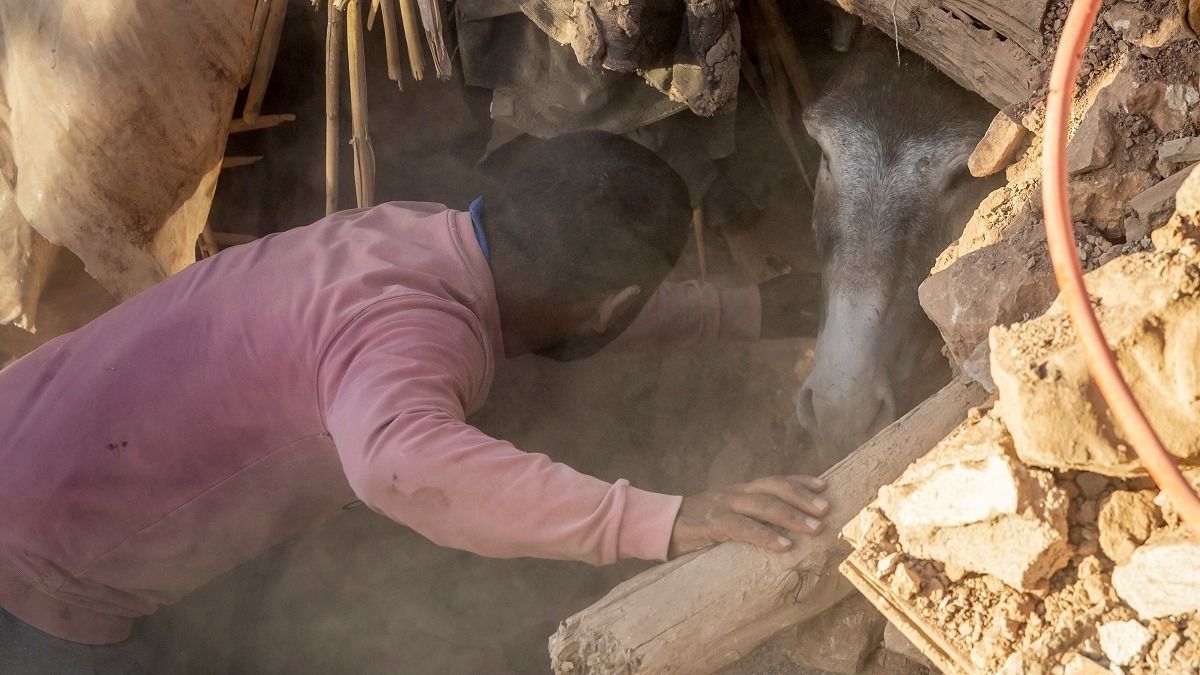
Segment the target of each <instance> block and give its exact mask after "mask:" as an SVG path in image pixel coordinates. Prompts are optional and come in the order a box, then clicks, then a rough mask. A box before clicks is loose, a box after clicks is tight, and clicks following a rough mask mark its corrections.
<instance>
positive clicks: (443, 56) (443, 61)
mask: <svg viewBox="0 0 1200 675" xmlns="http://www.w3.org/2000/svg"><path fill="white" fill-rule="evenodd" d="M442 2H443V0H417V6H418V7H420V8H421V24H422V25H423V26H424V27H425V41H426V42H427V43H429V53H430V54H432V55H433V70H434V72H436V73H437V78H438V79H439V80H449V79H450V75H451V74H452V73H453V72H454V67H453V65H452V64H451V63H450V52H449V50H447V49H446V31H445V28H444V27H443V25H442V24H443V23H444V17H445V16H446V12H445V9H444V8H443V6H442Z"/></svg>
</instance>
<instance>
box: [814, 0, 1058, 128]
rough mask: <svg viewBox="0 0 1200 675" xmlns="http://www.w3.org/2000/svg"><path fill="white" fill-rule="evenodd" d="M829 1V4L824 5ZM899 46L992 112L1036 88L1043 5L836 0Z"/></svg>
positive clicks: (1036, 1)
mask: <svg viewBox="0 0 1200 675" xmlns="http://www.w3.org/2000/svg"><path fill="white" fill-rule="evenodd" d="M830 2H833V0H830ZM834 4H837V5H839V6H840V7H842V9H845V10H846V11H849V12H852V13H854V14H857V15H858V16H861V17H862V18H863V19H865V20H866V21H867V22H869V23H870V24H872V25H874V26H875V27H876V28H878V29H879V30H881V31H883V32H884V33H885V34H886V35H888V36H890V37H892V38H893V39H897V40H898V41H899V43H900V44H901V45H903V46H904V47H906V48H907V49H909V50H910V51H912V52H915V53H916V54H918V55H919V56H921V57H922V58H924V59H925V60H927V61H929V62H930V63H932V64H933V65H934V66H936V67H937V68H938V70H940V71H942V72H943V73H945V74H946V75H948V76H950V77H951V78H952V79H953V80H954V81H956V82H958V83H959V84H960V85H962V86H964V87H966V88H968V89H970V90H972V91H974V92H976V93H978V94H979V95H980V96H982V97H983V98H985V99H987V101H988V102H989V103H991V104H992V105H994V106H996V107H997V108H1005V107H1007V106H1009V105H1012V104H1014V103H1020V102H1024V101H1026V100H1028V99H1029V98H1030V97H1031V96H1032V95H1033V93H1034V92H1035V91H1036V90H1037V87H1038V85H1039V84H1040V80H1039V75H1040V74H1041V73H1042V72H1043V71H1044V70H1045V68H1044V66H1045V64H1044V63H1043V61H1042V56H1041V53H1042V44H1041V24H1042V17H1043V15H1044V14H1045V10H1046V5H1047V0H1017V1H1015V2H1008V1H1007V0H1003V1H1002V0H945V1H944V2H939V3H929V2H923V1H922V0H839V1H837V2H834Z"/></svg>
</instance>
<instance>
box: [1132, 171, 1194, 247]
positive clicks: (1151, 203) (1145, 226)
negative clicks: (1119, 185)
mask: <svg viewBox="0 0 1200 675" xmlns="http://www.w3.org/2000/svg"><path fill="white" fill-rule="evenodd" d="M1195 167H1196V165H1195V164H1192V165H1191V166H1188V167H1187V168H1185V169H1181V170H1179V171H1176V172H1175V173H1173V174H1171V175H1170V176H1168V177H1166V178H1164V179H1162V180H1161V181H1159V182H1157V183H1155V184H1154V185H1153V186H1152V187H1150V188H1148V189H1147V190H1145V191H1144V192H1142V193H1141V194H1139V195H1138V196H1136V197H1134V198H1133V199H1132V200H1130V202H1129V207H1130V208H1132V209H1133V210H1134V211H1135V212H1136V213H1137V216H1138V225H1139V227H1138V229H1136V230H1130V229H1128V228H1126V237H1128V238H1129V239H1141V238H1142V237H1144V236H1146V235H1147V234H1149V233H1150V232H1151V230H1155V229H1157V228H1159V227H1161V226H1162V225H1163V224H1164V223H1166V222H1167V219H1168V218H1169V217H1170V215H1171V211H1172V210H1173V209H1174V208H1175V193H1176V192H1178V191H1179V187H1180V186H1181V185H1183V181H1184V179H1185V178H1187V177H1188V174H1190V173H1191V171H1192V169H1193V168H1195Z"/></svg>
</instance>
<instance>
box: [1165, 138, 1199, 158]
mask: <svg viewBox="0 0 1200 675" xmlns="http://www.w3.org/2000/svg"><path fill="white" fill-rule="evenodd" d="M1158 161H1160V162H1166V163H1168V164H1183V163H1187V164H1192V163H1194V162H1200V136H1188V137H1185V138H1172V139H1171V140H1169V141H1163V142H1162V144H1161V145H1159V146H1158Z"/></svg>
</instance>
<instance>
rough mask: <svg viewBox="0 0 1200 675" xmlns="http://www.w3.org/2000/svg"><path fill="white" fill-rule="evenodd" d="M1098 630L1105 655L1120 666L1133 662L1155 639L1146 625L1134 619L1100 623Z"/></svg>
mask: <svg viewBox="0 0 1200 675" xmlns="http://www.w3.org/2000/svg"><path fill="white" fill-rule="evenodd" d="M1097 632H1099V633H1100V648H1101V649H1103V650H1104V655H1105V656H1107V657H1108V660H1109V661H1112V662H1113V663H1115V664H1116V665H1119V666H1125V665H1129V664H1130V663H1133V662H1134V661H1135V660H1136V659H1137V658H1138V657H1140V656H1141V655H1142V652H1144V651H1145V650H1146V647H1148V646H1149V645H1150V641H1151V640H1153V639H1154V637H1153V636H1152V635H1151V634H1150V631H1148V630H1146V627H1145V626H1143V625H1142V624H1140V623H1138V622H1137V621H1133V620H1129V621H1110V622H1108V623H1104V624H1100V627H1099V628H1098V629H1097Z"/></svg>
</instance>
